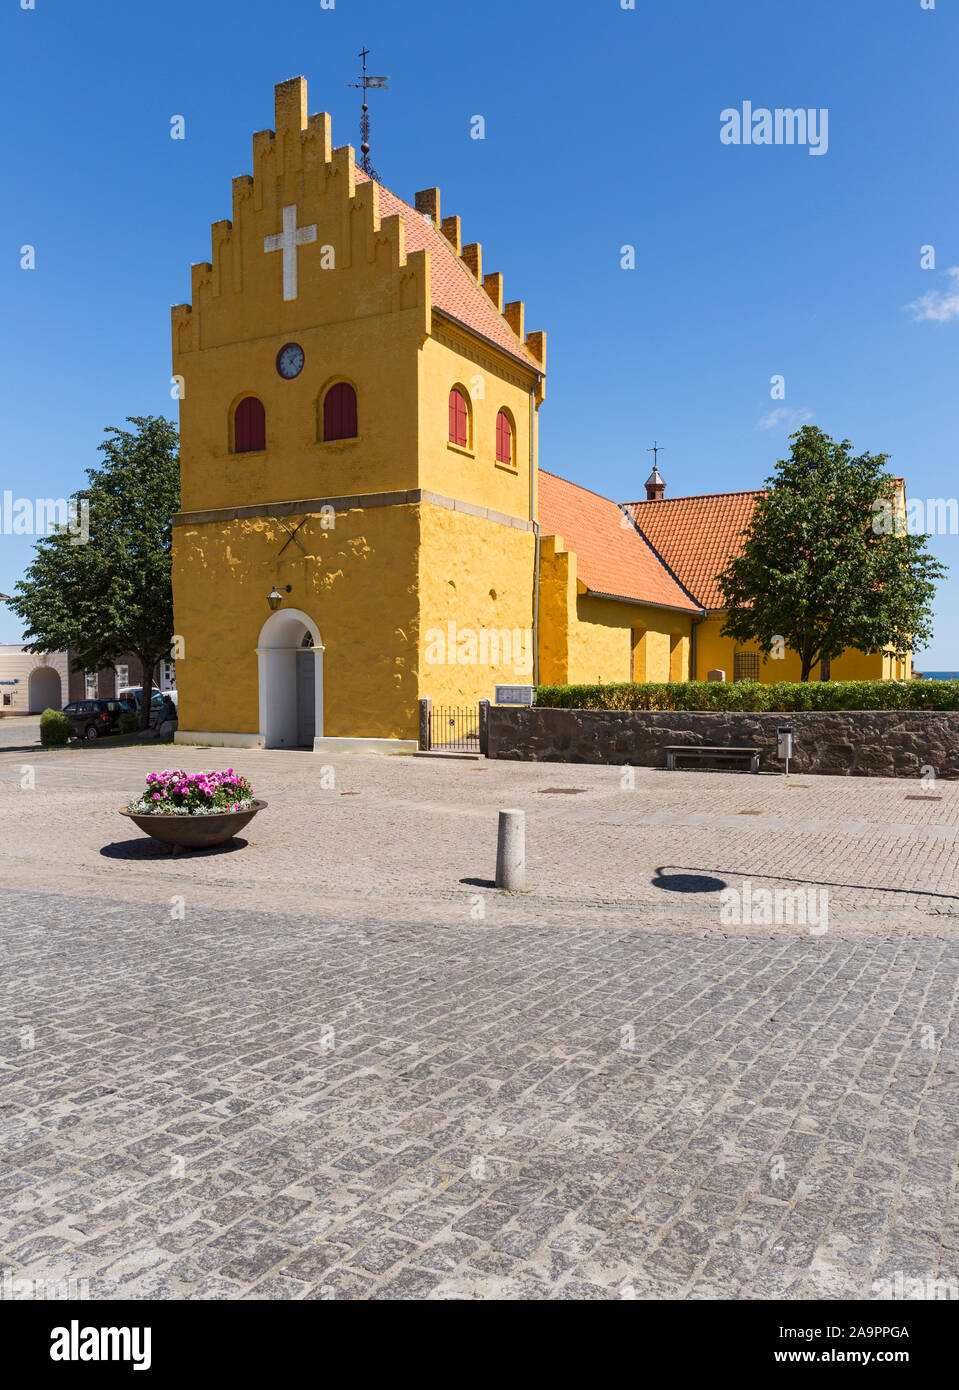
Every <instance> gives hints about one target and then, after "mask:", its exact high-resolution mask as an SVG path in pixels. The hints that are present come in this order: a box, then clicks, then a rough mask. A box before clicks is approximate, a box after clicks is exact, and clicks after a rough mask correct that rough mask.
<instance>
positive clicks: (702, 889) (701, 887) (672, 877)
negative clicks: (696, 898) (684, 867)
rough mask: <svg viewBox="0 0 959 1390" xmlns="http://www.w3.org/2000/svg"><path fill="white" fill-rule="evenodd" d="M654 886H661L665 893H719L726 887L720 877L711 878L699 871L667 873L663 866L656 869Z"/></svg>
mask: <svg viewBox="0 0 959 1390" xmlns="http://www.w3.org/2000/svg"><path fill="white" fill-rule="evenodd" d="M653 887H654V888H662V889H663V891H664V892H666V893H720V892H722V890H723V889H724V888H725V887H726V881H725V879H722V878H713V877H712V876H711V875H710V874H701V873H685V872H682V871H681V872H679V873H667V872H666V869H665V868H659V869H657V870H656V877H655V878H654V879H653Z"/></svg>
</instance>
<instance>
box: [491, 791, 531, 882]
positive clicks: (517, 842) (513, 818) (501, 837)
mask: <svg viewBox="0 0 959 1390" xmlns="http://www.w3.org/2000/svg"><path fill="white" fill-rule="evenodd" d="M496 886H497V888H505V889H507V891H508V892H511V893H519V892H522V891H523V890H524V889H525V887H526V812H525V811H500V813H499V830H498V833H497V837H496Z"/></svg>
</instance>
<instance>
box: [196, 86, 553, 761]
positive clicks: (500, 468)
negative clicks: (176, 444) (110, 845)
mask: <svg viewBox="0 0 959 1390" xmlns="http://www.w3.org/2000/svg"><path fill="white" fill-rule="evenodd" d="M275 96H276V114H275V130H267V131H260V132H259V133H258V134H256V135H254V137H253V174H252V176H243V177H241V178H236V179H234V180H233V217H232V221H223V222H216V223H214V224H213V228H212V255H211V260H210V262H208V263H204V264H200V265H195V266H194V267H193V272H192V303H191V304H181V305H177V306H175V307H174V309H173V314H172V320H173V322H172V328H173V371H174V375H175V377H176V378H177V381H178V384H179V387H180V396H181V399H180V430H181V479H182V500H181V507H182V511H181V512H180V513H179V515H178V516H177V517H176V518H175V524H174V545H173V556H174V610H175V624H176V632H177V637H178V639H179V643H178V660H177V684H178V689H179V714H180V730H181V733H180V735H179V737H180V738H181V739H182V740H183V741H184V742H200V743H208V744H223V745H227V746H230V745H237V746H260V747H315V748H317V749H319V748H321V747H323V748H326V747H335V746H337V742H338V741H340V740H342V741H345V742H347V743H352V741H354V740H367V741H369V742H366V743H363V744H360V745H358V746H361V747H370V748H376V747H382V748H384V749H387V750H394V749H395V750H396V751H405V750H406V748H408V747H410V746H412V741H413V740H415V738H416V733H417V724H418V700H419V698H420V697H421V696H423V695H429V696H431V697H432V698H433V699H434V700H435V701H437V702H438V703H440V704H457V705H465V704H470V703H473V702H475V701H476V700H478V699H480V698H483V697H489V696H492V693H493V686H494V684H495V683H496V682H506V683H513V684H515V683H524V684H530V683H532V680H533V673H532V661H531V657H532V647H531V640H532V639H531V633H532V631H533V630H534V629H535V626H536V623H535V615H534V603H535V585H534V566H535V564H536V552H537V541H536V534H535V530H536V528H535V524H534V521H533V518H534V517H535V516H536V469H537V410H538V407H539V405H540V403H541V401H542V399H543V384H544V371H545V335H544V334H542V333H529V334H527V333H525V329H524V310H523V304H522V302H521V301H514V302H511V303H504V299H503V281H502V276H501V275H499V274H484V272H483V267H482V250H481V247H480V246H479V244H478V243H475V242H474V243H472V244H470V245H466V246H463V245H462V236H461V229H460V219H459V218H458V217H455V216H452V217H443V216H442V215H441V210H440V194H439V190H438V189H435V188H432V189H427V190H424V191H423V192H420V193H418V194H416V197H415V203H414V204H410V203H407V202H404V201H403V200H402V199H400V198H399V197H397V196H396V195H395V194H394V193H392V192H390V191H389V190H388V189H386V188H385V187H383V186H382V185H381V184H378V183H375V182H373V181H371V180H370V179H368V178H367V177H366V175H365V174H363V172H362V171H361V170H359V169H357V168H356V166H355V163H354V157H353V150H352V148H351V147H350V146H348V145H347V146H342V147H340V148H339V149H333V147H332V140H331V123H330V117H329V116H328V115H326V114H320V115H315V116H308V114H307V92H306V82H305V81H304V79H303V78H300V77H297V78H294V79H292V80H291V81H289V82H284V83H282V84H281V85H280V86H278V87H277V88H276V94H275ZM484 634H485V636H484ZM519 634H524V635H526V637H525V642H523V641H517V637H518V635H519ZM504 636H505V640H504ZM510 637H512V642H511V641H510V640H509V638H510Z"/></svg>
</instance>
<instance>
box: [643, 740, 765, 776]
mask: <svg viewBox="0 0 959 1390" xmlns="http://www.w3.org/2000/svg"><path fill="white" fill-rule="evenodd" d="M759 752H760V750H759V749H758V748H709V747H704V746H703V745H702V744H698V743H697V744H692V743H674V744H670V745H667V748H666V771H667V772H674V771H675V770H676V759H677V758H680V757H682V758H748V759H749V771H750V772H758V771H759Z"/></svg>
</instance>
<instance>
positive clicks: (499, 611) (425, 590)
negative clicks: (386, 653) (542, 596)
mask: <svg viewBox="0 0 959 1390" xmlns="http://www.w3.org/2000/svg"><path fill="white" fill-rule="evenodd" d="M420 518H421V522H420V524H421V533H420V541H421V544H420V552H419V569H418V577H417V588H418V596H419V613H420V625H419V693H420V694H421V695H428V696H429V697H430V698H431V699H432V700H433V701H434V703H435V704H450V705H464V704H471V703H473V702H474V701H476V700H481V699H489V700H492V699H493V693H494V691H493V688H494V686H495V685H497V684H505V685H531V684H532V682H533V673H532V656H533V643H532V625H533V622H532V620H533V561H534V537H533V533H532V531H521V530H517V529H515V528H514V527H511V526H503V525H497V524H494V523H492V522H489V521H486V520H483V519H481V518H478V517H474V516H470V515H468V514H467V513H464V512H460V511H450V510H447V509H446V508H445V507H434V506H429V505H425V504H424V505H423V506H422V507H421V508H420ZM507 644H508V659H507Z"/></svg>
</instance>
